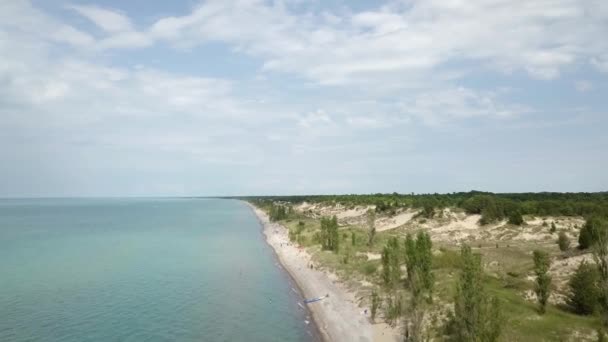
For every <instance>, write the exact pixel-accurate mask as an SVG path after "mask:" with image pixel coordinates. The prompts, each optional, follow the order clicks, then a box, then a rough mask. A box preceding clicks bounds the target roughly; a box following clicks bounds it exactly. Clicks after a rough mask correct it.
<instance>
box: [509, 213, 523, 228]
mask: <svg viewBox="0 0 608 342" xmlns="http://www.w3.org/2000/svg"><path fill="white" fill-rule="evenodd" d="M523 223H524V218H523V217H522V216H521V213H520V212H519V211H514V212H512V213H511V215H509V224H513V225H516V226H521V225H522V224H523Z"/></svg>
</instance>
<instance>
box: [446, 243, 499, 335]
mask: <svg viewBox="0 0 608 342" xmlns="http://www.w3.org/2000/svg"><path fill="white" fill-rule="evenodd" d="M460 256H461V262H462V271H461V273H460V276H459V279H458V282H457V285H456V296H455V299H454V325H455V328H456V336H455V337H456V340H457V341H461V342H465V341H466V342H482V341H483V342H494V341H496V340H497V339H498V337H499V335H500V332H501V311H500V303H499V302H498V300H497V299H496V298H491V297H489V296H488V295H487V293H486V291H485V288H484V286H483V281H482V278H483V270H482V268H481V258H480V256H479V255H475V254H473V252H472V251H471V247H469V246H466V245H464V246H462V248H461V251H460Z"/></svg>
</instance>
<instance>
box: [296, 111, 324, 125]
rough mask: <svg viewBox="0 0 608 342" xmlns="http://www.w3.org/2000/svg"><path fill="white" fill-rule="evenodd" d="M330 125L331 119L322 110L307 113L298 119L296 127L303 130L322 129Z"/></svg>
mask: <svg viewBox="0 0 608 342" xmlns="http://www.w3.org/2000/svg"><path fill="white" fill-rule="evenodd" d="M331 123H332V120H331V118H330V117H329V115H327V113H325V111H324V110H322V109H317V110H316V111H313V112H310V113H307V114H306V115H304V116H302V117H300V118H299V119H298V125H300V126H301V127H304V128H315V127H316V128H322V127H325V126H327V125H329V124H331Z"/></svg>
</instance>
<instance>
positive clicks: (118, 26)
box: [68, 5, 133, 33]
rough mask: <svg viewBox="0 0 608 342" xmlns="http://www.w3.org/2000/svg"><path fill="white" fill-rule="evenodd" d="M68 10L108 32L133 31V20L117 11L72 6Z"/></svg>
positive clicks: (95, 7)
mask: <svg viewBox="0 0 608 342" xmlns="http://www.w3.org/2000/svg"><path fill="white" fill-rule="evenodd" d="M68 8H70V9H73V10H74V11H76V12H78V13H79V14H80V15H82V16H84V17H85V18H87V19H89V20H90V21H92V22H93V23H94V24H95V25H97V26H98V27H99V28H101V29H102V30H104V31H106V32H110V33H116V32H125V31H132V30H133V25H132V24H131V20H130V19H129V18H128V17H127V16H126V15H123V14H121V13H118V12H116V11H113V10H108V9H104V8H101V7H97V6H80V5H72V6H69V7H68Z"/></svg>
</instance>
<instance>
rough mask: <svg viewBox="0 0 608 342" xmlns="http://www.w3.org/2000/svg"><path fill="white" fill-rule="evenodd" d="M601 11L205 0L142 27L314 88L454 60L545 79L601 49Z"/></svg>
mask: <svg viewBox="0 0 608 342" xmlns="http://www.w3.org/2000/svg"><path fill="white" fill-rule="evenodd" d="M605 7H606V5H605V2H603V1H602V0H589V1H578V0H551V1H548V0H539V1H525V2H512V1H506V0H495V1H485V0H471V1H467V2H462V1H429V0H424V1H423V0H412V1H409V2H408V3H407V4H403V3H402V2H400V1H392V2H389V3H388V4H387V5H385V6H383V7H381V8H379V9H376V10H369V11H365V12H360V13H353V14H343V13H341V14H328V13H326V12H323V13H322V14H319V15H317V14H314V13H313V12H311V13H306V14H303V15H302V14H295V13H294V12H290V11H289V9H288V7H285V6H281V5H280V3H274V2H270V3H268V2H262V1H246V2H243V1H233V0H227V1H207V2H205V3H203V4H201V5H200V6H199V7H197V8H196V9H195V10H194V11H193V13H191V14H190V15H187V16H182V17H170V18H165V19H161V20H159V21H158V22H157V23H155V24H154V25H153V27H152V28H151V30H150V31H151V32H152V33H153V35H154V36H155V37H159V38H164V39H168V40H170V41H171V42H173V43H175V44H177V45H180V44H187V45H192V44H203V43H205V42H207V41H215V40H220V41H225V42H228V43H230V44H234V45H235V46H237V48H238V49H239V50H241V51H244V52H246V53H249V54H252V55H256V56H261V57H263V58H265V59H266V63H265V69H266V70H278V71H285V72H291V73H296V74H300V75H302V76H305V77H308V78H311V79H313V80H316V81H318V82H320V83H330V84H335V83H345V82H352V81H353V80H357V79H363V80H366V81H373V80H377V79H379V78H380V79H381V76H382V75H383V74H386V73H394V72H398V73H400V74H402V75H404V76H407V75H408V74H412V73H416V72H419V71H431V70H433V68H435V67H437V66H441V65H443V64H446V63H450V62H460V61H474V62H476V63H481V64H482V65H487V66H489V67H493V68H495V69H496V70H498V71H512V70H523V71H526V72H528V73H529V74H530V75H531V76H533V77H537V78H541V79H553V78H556V77H558V76H559V74H560V71H561V70H562V69H563V68H564V67H567V66H568V65H571V64H573V63H578V62H581V61H582V62H584V61H586V59H587V58H589V57H595V56H597V55H599V54H602V53H605V52H606V51H608V43H606V42H605V40H604V39H602V37H603V36H604V34H605V32H606V26H605V22H606V19H608V14H606V13H607V12H608V11H606V9H605ZM328 18H333V19H331V20H330V19H328ZM336 18H338V20H336ZM583 22H584V23H585V25H581V23H583ZM234 23H239V24H238V25H234ZM596 64H599V65H602V63H601V62H599V63H596Z"/></svg>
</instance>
